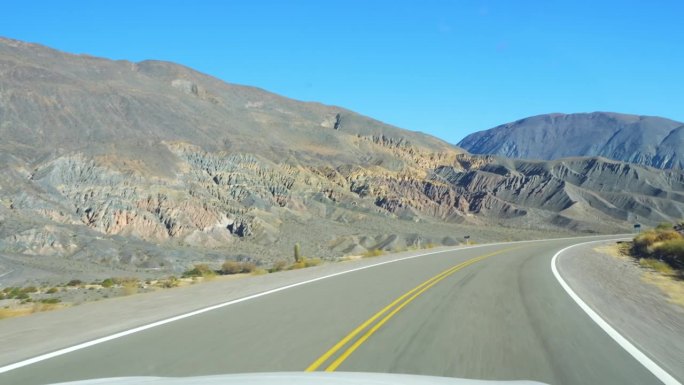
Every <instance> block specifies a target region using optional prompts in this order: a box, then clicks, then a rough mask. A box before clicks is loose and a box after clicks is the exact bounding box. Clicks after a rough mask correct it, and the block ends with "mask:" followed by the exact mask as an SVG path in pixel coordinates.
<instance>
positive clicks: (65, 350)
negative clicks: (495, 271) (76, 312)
mask: <svg viewBox="0 0 684 385" xmlns="http://www.w3.org/2000/svg"><path fill="white" fill-rule="evenodd" d="M617 235H620V234H615V235H610V234H606V235H592V236H583V237H566V238H553V239H536V240H527V241H515V242H497V243H486V244H481V245H475V246H469V247H465V248H464V247H458V248H451V249H447V250H440V251H433V252H430V253H424V254H417V255H411V256H408V257H403V258H398V259H393V260H390V261H384V262H379V263H375V264H372V265H367V266H361V267H357V268H354V269H350V270H345V271H341V272H338V273H333V274H329V275H325V276H322V277H318V278H313V279H309V280H306V281H302V282H297V283H293V284H290V285H286V286H282V287H278V288H275V289H271V290H267V291H264V292H261V293H257V294H252V295H249V296H246V297H242V298H238V299H234V300H231V301H228V302H223V303H219V304H217V305H212V306H209V307H205V308H202V309H199V310H195V311H192V312H189V313H184V314H180V315H177V316H174V317H171V318H166V319H163V320H160V321H156V322H153V323H150V324H147V325H142V326H138V327H135V328H133V329H128V330H124V331H121V332H118V333H115V334H111V335H108V336H105V337H101V338H97V339H94V340H91V341H87V342H83V343H80V344H77V345H73V346H70V347H68V348H63V349H59V350H55V351H53V352H50V353H46V354H41V355H39V356H36V357H33V358H29V359H26V360H23V361H19V362H15V363H13V364H9V365H6V366H3V367H0V373H5V372H9V371H11V370H14V369H19V368H21V367H24V366H27V365H31V364H35V363H37V362H40V361H45V360H49V359H51V358H55V357H58V356H61V355H64V354H68V353H72V352H75V351H77V350H81V349H85V348H87V347H90V346H93V345H98V344H101V343H103V342H107V341H111V340H115V339H117V338H121V337H125V336H128V335H131V334H134V333H138V332H141V331H144V330H147V329H151V328H154V327H157V326H162V325H165V324H168V323H171V322H175V321H180V320H182V319H185V318H189V317H193V316H196V315H199V314H202V313H206V312H210V311H212V310H216V309H220V308H222V307H226V306H230V305H234V304H236V303H240V302H245V301H249V300H251V299H255V298H259V297H263V296H266V295H269V294H273V293H277V292H279V291H283V290H287V289H291V288H293V287H297V286H302V285H306V284H309V283H313V282H317V281H321V280H323V279H327V278H332V277H337V276H339V275H343V274H348V273H353V272H355V271H359V270H365V269H370V268H371V267H376V266H381V265H386V264H389V263H395V262H400V261H406V260H409V259H414V258H418V257H424V256H426V255H432V254H439V253H447V252H452V251H459V250H470V249H475V248H480V247H487V246H496V245H502V244H510V243H529V242H543V241H557V240H566V239H576V238H589V237H610V236H617ZM566 249H567V248H566ZM563 250H565V249H563ZM563 250H561V251H563ZM554 260H555V256H554ZM557 277H558V276H557ZM558 278H559V279H560V277H558ZM566 290H569V289H566ZM673 384H677V385H681V384H678V383H673ZM668 385H669V384H668Z"/></svg>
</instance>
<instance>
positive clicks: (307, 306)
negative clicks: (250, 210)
mask: <svg viewBox="0 0 684 385" xmlns="http://www.w3.org/2000/svg"><path fill="white" fill-rule="evenodd" d="M587 240H590V239H589V238H584V239H575V240H570V239H566V240H548V241H534V242H525V243H507V244H498V245H487V246H481V247H473V248H464V249H459V250H454V251H448V252H441V253H436V254H430V255H425V256H422V257H419V258H413V259H406V260H402V261H397V262H394V263H388V264H383V265H381V266H376V267H372V268H367V269H363V270H359V271H355V272H352V273H348V274H342V275H337V276H334V277H331V278H327V279H322V280H318V281H316V282H312V283H308V284H305V285H300V286H296V287H292V288H289V289H287V290H282V291H278V292H275V293H271V294H268V295H263V296H259V297H257V298H253V299H250V300H247V301H243V302H239V303H235V304H233V305H230V306H225V307H222V308H219V309H216V310H212V311H209V312H205V313H202V314H198V315H195V316H192V317H188V318H184V319H181V320H178V321H175V322H170V323H167V324H164V325H161V326H157V327H154V328H150V329H147V330H144V331H141V332H138V333H134V334H131V335H127V336H124V337H121V338H117V339H113V340H111V341H107V342H104V343H100V344H97V345H94V346H90V347H87V348H84V349H79V350H76V351H73V352H71V353H68V354H63V355H60V356H57V357H54V358H51V359H47V360H43V361H40V362H37V363H34V364H30V365H27V366H23V367H20V368H17V369H14V370H11V371H8V372H5V373H1V374H0V383H3V384H45V383H54V382H60V381H68V380H79V379H88V378H102V377H116V376H148V375H154V376H194V375H209V374H223V373H241V372H269V371H303V370H307V369H308V370H326V369H327V370H337V371H362V372H363V371H370V372H391V373H411V374H427V375H436V376H450V377H460V378H479V379H494V380H496V379H500V380H520V379H526V380H535V381H540V382H545V383H549V384H620V385H625V384H659V383H660V381H659V380H658V379H656V378H655V377H654V376H653V375H652V374H651V373H650V372H649V371H648V370H646V369H645V368H644V367H643V366H642V365H641V364H640V363H639V362H637V361H636V360H635V359H634V358H632V356H630V355H629V354H628V353H627V352H626V351H625V350H623V348H621V347H620V346H619V345H618V344H617V343H615V342H614V341H613V340H612V339H611V338H610V337H609V336H608V335H607V334H606V333H605V332H604V331H603V330H602V329H601V328H599V327H598V326H597V325H596V323H595V322H594V321H592V320H591V319H590V318H589V317H588V316H587V314H586V313H584V312H583V311H582V310H581V309H580V308H579V307H578V305H577V304H576V303H575V302H574V301H573V300H572V299H571V298H570V297H569V296H568V295H567V293H566V292H565V291H564V290H563V288H562V287H561V286H560V285H559V283H558V281H557V279H556V278H555V277H554V275H553V274H552V273H551V266H550V263H551V258H552V257H553V255H554V254H555V253H556V252H557V251H558V250H560V249H562V248H564V247H566V246H568V245H572V244H575V243H579V242H583V241H587ZM381 258H382V257H381ZM381 260H382V259H378V261H381ZM111 322H112V323H115V322H117V319H112V320H111ZM45 327H46V328H49V327H50V325H45ZM0 338H1V337H0Z"/></svg>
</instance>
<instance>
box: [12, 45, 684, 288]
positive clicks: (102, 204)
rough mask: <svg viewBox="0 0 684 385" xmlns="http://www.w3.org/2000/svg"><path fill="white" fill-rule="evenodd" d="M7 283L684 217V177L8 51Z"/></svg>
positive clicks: (94, 61) (96, 63) (202, 78)
mask: <svg viewBox="0 0 684 385" xmlns="http://www.w3.org/2000/svg"><path fill="white" fill-rule="evenodd" d="M0 136H1V137H2V138H3V140H2V141H0V283H3V282H12V281H14V282H16V281H19V280H26V279H27V277H30V278H31V279H34V280H50V279H56V278H55V277H66V276H68V277H80V276H84V275H87V276H96V277H100V278H103V277H108V276H112V275H119V276H121V275H127V274H128V275H136V274H137V275H154V274H157V275H162V274H172V273H174V274H177V273H178V272H179V271H182V270H184V269H186V268H187V267H188V266H189V265H190V264H191V263H193V262H197V261H209V262H212V261H222V260H223V259H225V258H234V259H238V260H251V261H255V262H257V263H264V264H268V263H271V262H273V261H275V260H278V259H283V258H289V257H290V255H291V250H292V245H293V244H294V243H295V242H299V243H301V244H302V249H303V250H304V253H305V254H306V255H309V256H312V257H322V258H338V257H341V256H344V255H359V254H362V253H364V252H366V251H369V250H373V249H384V250H401V249H404V248H406V247H423V246H426V245H431V244H437V245H438V244H445V245H454V244H458V243H459V241H460V240H462V239H463V236H464V235H466V234H469V235H473V238H474V239H477V240H478V241H482V240H495V239H499V240H500V239H524V238H531V237H540V236H549V235H552V234H559V233H567V232H606V231H624V230H625V229H629V228H630V227H631V224H632V222H633V221H636V220H638V221H641V222H644V223H656V222H660V221H663V220H670V219H674V218H681V217H682V216H684V174H683V173H682V172H680V171H675V170H669V171H660V170H655V169H652V168H648V167H643V166H638V165H631V164H626V163H620V162H615V161H608V160H605V159H601V158H577V159H566V160H562V161H553V162H534V161H519V160H516V161H513V160H506V159H499V158H496V157H492V156H474V155H470V154H468V153H466V152H464V151H463V150H461V149H460V148H457V147H454V146H451V145H449V144H447V143H445V142H443V141H441V140H439V139H437V138H434V137H431V136H428V135H424V134H421V133H418V132H411V131H407V130H402V129H399V128H396V127H392V126H389V125H386V124H383V123H381V122H378V121H375V120H373V119H370V118H367V117H364V116H361V115H358V114H355V113H353V112H351V111H348V110H345V109H342V108H339V107H333V106H324V105H321V104H316V103H303V102H298V101H294V100H291V99H287V98H283V97H280V96H277V95H274V94H271V93H268V92H266V91H263V90H259V89H255V88H251V87H244V86H237V85H231V84H226V83H224V82H222V81H220V80H217V79H214V78H211V77H209V76H206V75H203V74H200V73H197V72H195V71H193V70H191V69H188V68H186V67H182V66H179V65H175V64H172V63H164V62H150V61H147V62H142V63H130V62H124V61H110V60H105V59H99V58H92V57H87V56H76V55H69V54H65V53H61V52H58V51H55V50H52V49H49V48H46V47H42V46H39V45H33V44H27V43H23V42H18V41H14V40H8V39H2V40H0Z"/></svg>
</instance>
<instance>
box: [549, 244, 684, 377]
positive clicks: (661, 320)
mask: <svg viewBox="0 0 684 385" xmlns="http://www.w3.org/2000/svg"><path fill="white" fill-rule="evenodd" d="M614 243H615V241H608V242H605V243H604V242H601V243H590V244H584V245H580V246H577V247H573V248H570V249H568V250H566V251H565V252H563V253H562V254H561V255H559V257H558V260H557V269H558V271H559V273H560V275H561V276H562V278H563V279H564V280H565V281H566V282H567V283H568V285H569V286H570V287H571V288H572V290H573V291H575V292H576V293H577V295H578V296H579V297H580V298H581V299H582V300H584V302H586V303H587V304H588V305H589V306H590V307H591V308H592V309H593V310H594V311H595V312H596V313H598V315H599V316H601V318H603V319H604V320H605V321H607V322H608V323H609V324H610V325H611V326H612V327H613V328H615V329H616V330H617V331H618V332H619V333H620V334H622V335H623V336H624V337H625V338H627V339H628V340H629V341H630V342H631V343H632V344H633V345H635V346H636V347H637V348H638V349H639V350H641V351H642V352H643V353H645V354H646V355H647V356H649V357H651V358H652V359H653V360H654V361H656V362H658V363H659V364H660V365H661V366H662V368H663V369H665V370H666V371H667V372H668V373H670V374H671V375H672V376H674V377H675V378H677V379H679V381H682V380H683V379H684V367H682V366H681V358H682V357H684V335H682V333H681V331H682V330H684V307H681V306H679V305H677V304H675V303H673V302H671V301H670V300H669V298H668V296H667V295H666V294H665V293H664V292H663V291H662V290H660V289H659V288H658V287H656V286H655V285H652V284H649V283H646V282H644V280H643V279H642V278H643V274H644V270H643V269H642V268H640V267H639V266H638V265H637V264H636V263H634V262H633V261H630V260H629V259H626V258H618V257H616V256H613V255H610V254H609V253H606V251H605V246H606V245H611V244H614Z"/></svg>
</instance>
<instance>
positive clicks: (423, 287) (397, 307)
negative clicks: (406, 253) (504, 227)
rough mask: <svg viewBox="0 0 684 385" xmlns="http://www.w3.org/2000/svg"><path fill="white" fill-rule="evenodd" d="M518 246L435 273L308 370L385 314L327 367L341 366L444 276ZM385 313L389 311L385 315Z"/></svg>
mask: <svg viewBox="0 0 684 385" xmlns="http://www.w3.org/2000/svg"><path fill="white" fill-rule="evenodd" d="M517 248H518V247H512V248H508V249H504V250H499V251H496V252H493V253H490V254H486V255H481V256H479V257H475V258H472V259H469V260H467V261H465V262H462V263H459V264H458V265H456V266H453V267H451V268H449V269H447V270H444V271H443V272H441V273H439V274H437V275H435V276H434V277H432V278H430V279H428V280H427V281H425V282H423V283H421V284H420V285H418V286H416V287H414V288H413V289H411V290H409V291H408V292H406V293H405V294H404V295H402V296H401V297H399V298H397V299H395V300H394V301H393V302H392V303H390V304H389V305H387V306H386V307H385V308H383V309H382V310H380V311H379V312H377V313H375V315H373V316H372V317H371V318H369V319H368V320H366V321H365V322H364V323H362V324H361V325H359V326H358V327H357V328H356V329H354V330H352V332H351V333H349V334H347V336H346V337H344V338H342V339H341V340H340V342H338V343H336V344H335V346H333V347H332V348H330V350H328V351H327V352H325V353H324V354H323V355H322V356H320V357H319V358H318V359H317V360H316V361H314V362H313V363H312V364H311V365H309V367H308V368H306V371H307V372H313V371H315V370H317V369H318V368H319V367H320V366H321V365H323V364H324V363H325V362H327V361H328V360H330V358H331V357H333V356H334V355H335V354H336V353H337V352H338V351H340V350H341V349H342V348H343V347H345V346H346V345H347V344H348V343H349V342H351V341H352V340H353V339H354V338H355V337H356V336H357V335H359V334H360V333H361V332H363V331H364V330H366V329H367V328H368V327H369V326H370V325H372V324H373V323H374V322H375V321H377V320H378V319H379V318H380V317H382V316H383V315H384V317H383V318H382V319H381V320H380V321H378V322H376V323H375V324H374V325H373V326H372V327H371V328H370V329H368V330H367V331H366V332H365V333H364V334H363V335H362V336H361V337H359V338H358V339H356V341H354V343H352V344H351V345H350V346H349V347H348V348H347V350H345V351H344V352H343V353H342V354H340V355H339V356H337V358H335V359H334V360H333V361H332V362H331V363H330V364H329V365H328V366H327V367H326V368H325V371H326V372H332V371H335V369H337V367H339V366H340V365H341V364H342V363H343V362H344V360H346V359H347V358H348V357H349V356H350V355H351V354H352V353H354V351H355V350H356V349H358V347H359V346H361V345H362V344H363V343H364V342H365V341H366V340H367V339H368V338H370V336H372V335H373V333H375V332H376V331H378V329H380V328H381V327H382V325H384V324H385V323H387V321H389V320H390V319H391V318H392V317H394V315H395V314H397V313H398V312H399V311H401V309H403V308H404V307H406V305H408V304H409V303H411V301H413V300H414V299H416V298H417V297H418V296H420V295H421V294H423V293H425V292H426V291H427V290H428V289H429V288H431V287H432V286H434V285H436V284H437V283H438V282H439V281H441V280H443V279H444V278H446V277H448V276H450V275H451V274H454V273H455V272H457V271H459V270H461V269H463V268H464V267H467V266H469V265H472V264H473V263H475V262H478V261H481V260H483V259H485V258H489V257H491V256H494V255H497V254H501V253H504V252H506V251H510V250H513V249H517ZM385 313H387V314H386V315H385Z"/></svg>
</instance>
